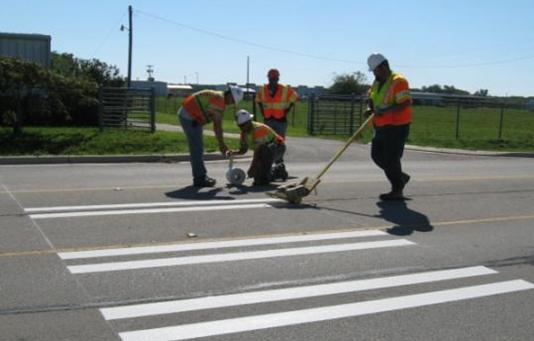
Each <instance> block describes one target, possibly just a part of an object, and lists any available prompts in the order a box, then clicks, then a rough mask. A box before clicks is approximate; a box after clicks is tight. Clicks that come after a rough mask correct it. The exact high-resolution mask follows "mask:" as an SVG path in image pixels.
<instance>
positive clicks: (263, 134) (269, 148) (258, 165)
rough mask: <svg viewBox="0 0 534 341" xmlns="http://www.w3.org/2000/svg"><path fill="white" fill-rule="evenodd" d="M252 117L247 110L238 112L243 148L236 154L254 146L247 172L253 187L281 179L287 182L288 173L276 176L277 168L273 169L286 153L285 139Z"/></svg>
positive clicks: (243, 152)
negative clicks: (274, 164) (252, 179)
mask: <svg viewBox="0 0 534 341" xmlns="http://www.w3.org/2000/svg"><path fill="white" fill-rule="evenodd" d="M252 117H253V116H252V114H251V113H249V112H248V111H246V110H239V111H238V112H237V115H236V123H237V125H238V126H239V129H241V147H240V149H239V151H236V152H234V153H235V154H245V153H246V152H247V150H248V149H249V146H253V148H254V156H253V158H252V163H251V165H250V168H249V170H248V172H247V174H248V176H249V177H250V178H254V183H253V184H252V185H253V186H265V185H268V184H269V183H270V182H271V181H273V180H275V179H276V178H279V177H281V178H283V180H284V181H285V180H286V179H287V173H285V174H276V173H277V170H276V168H274V169H272V165H273V162H274V163H276V162H277V161H279V160H280V159H281V158H282V155H284V152H285V151H286V146H285V144H284V139H283V138H282V137H281V136H280V135H278V134H277V133H276V132H275V131H274V130H273V129H271V128H270V127H269V126H267V125H265V124H263V123H259V122H254V121H253V120H252ZM278 171H279V170H278Z"/></svg>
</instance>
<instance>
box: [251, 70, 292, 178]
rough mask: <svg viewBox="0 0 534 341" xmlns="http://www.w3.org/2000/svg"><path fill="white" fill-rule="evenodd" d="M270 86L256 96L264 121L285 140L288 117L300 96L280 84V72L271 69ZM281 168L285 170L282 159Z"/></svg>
mask: <svg viewBox="0 0 534 341" xmlns="http://www.w3.org/2000/svg"><path fill="white" fill-rule="evenodd" d="M267 78H268V79H269V83H268V84H264V85H263V86H262V87H261V88H260V89H259V90H258V93H257V94H256V103H257V104H258V106H259V108H260V111H261V114H262V115H263V121H264V122H265V124H267V125H268V126H269V127H271V128H273V130H274V131H275V132H276V133H277V134H278V135H280V136H281V137H283V138H284V139H285V137H286V132H287V115H288V114H289V112H290V110H291V109H292V108H293V106H294V105H295V102H296V101H297V100H298V94H297V92H296V91H295V90H293V89H292V88H291V87H290V86H288V85H283V84H279V83H278V81H279V79H280V72H279V71H278V70H277V69H271V70H269V72H268V73H267ZM278 167H279V168H283V169H284V171H285V166H284V159H283V157H282V158H281V159H280V162H279V164H278Z"/></svg>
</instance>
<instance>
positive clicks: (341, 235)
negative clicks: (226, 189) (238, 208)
mask: <svg viewBox="0 0 534 341" xmlns="http://www.w3.org/2000/svg"><path fill="white" fill-rule="evenodd" d="M385 235H387V233H386V232H383V231H379V230H364V231H346V232H334V233H313V234H303V235H294V236H281V237H270V238H247V239H237V240H224V241H210V242H195V243H181V244H172V245H158V246H142V247H124V248H116V249H105V250H89V251H74V252H60V253H58V256H59V257H60V258H61V259H65V260H67V259H81V258H99V257H114V256H127V255H140V254H149V253H150V254H154V253H165V252H179V251H192V250H207V249H222V248H229V247H241V246H259V245H269V244H284V243H296V242H310V241H320V240H335V239H346V238H362V237H377V236H385Z"/></svg>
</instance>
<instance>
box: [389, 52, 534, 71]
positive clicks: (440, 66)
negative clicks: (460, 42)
mask: <svg viewBox="0 0 534 341" xmlns="http://www.w3.org/2000/svg"><path fill="white" fill-rule="evenodd" d="M530 59H534V55H526V56H522V57H517V58H510V59H502V60H496V61H491V62H481V63H470V64H459V65H406V64H396V65H397V66H400V67H406V68H428V69H460V68H469V67H477V66H491V65H499V64H510V63H515V62H520V61H523V60H530Z"/></svg>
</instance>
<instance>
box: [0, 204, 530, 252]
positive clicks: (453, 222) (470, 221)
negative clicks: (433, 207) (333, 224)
mask: <svg viewBox="0 0 534 341" xmlns="http://www.w3.org/2000/svg"><path fill="white" fill-rule="evenodd" d="M530 219H534V214H533V215H518V216H505V217H489V218H478V219H464V220H450V221H438V222H430V223H429V224H430V225H432V226H447V225H461V224H480V223H493V222H499V221H514V220H530ZM388 228H391V225H381V226H366V227H360V228H357V229H354V228H345V229H335V230H327V229H323V230H317V231H305V232H300V233H287V234H270V235H255V236H241V237H238V238H217V239H210V238H206V239H200V240H198V241H186V240H177V241H173V242H162V243H138V244H115V245H105V246H96V247H78V248H64V249H56V250H36V251H23V252H5V253H0V258H8V257H23V256H47V255H55V254H56V253H59V252H78V251H92V250H107V249H117V248H130V247H132V248H133V247H143V246H163V245H171V244H188V243H196V242H200V241H202V242H214V241H227V240H239V239H260V238H270V237H273V236H276V237H282V236H294V235H303V234H307V235H310V234H318V233H339V232H350V231H359V230H383V229H388Z"/></svg>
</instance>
